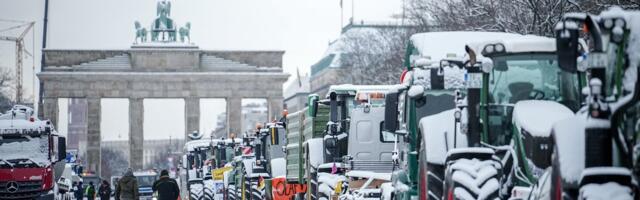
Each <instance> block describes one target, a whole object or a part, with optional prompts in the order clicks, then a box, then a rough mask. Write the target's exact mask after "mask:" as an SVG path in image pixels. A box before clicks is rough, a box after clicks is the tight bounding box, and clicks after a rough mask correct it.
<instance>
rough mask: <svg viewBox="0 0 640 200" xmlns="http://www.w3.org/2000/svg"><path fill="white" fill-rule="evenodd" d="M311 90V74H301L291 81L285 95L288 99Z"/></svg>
mask: <svg viewBox="0 0 640 200" xmlns="http://www.w3.org/2000/svg"><path fill="white" fill-rule="evenodd" d="M309 91H311V86H310V81H309V76H300V77H299V78H298V77H296V78H295V79H294V80H293V81H291V83H289V85H288V86H287V87H286V88H285V89H284V93H283V96H284V98H285V99H287V98H289V97H292V96H295V95H296V94H299V93H309Z"/></svg>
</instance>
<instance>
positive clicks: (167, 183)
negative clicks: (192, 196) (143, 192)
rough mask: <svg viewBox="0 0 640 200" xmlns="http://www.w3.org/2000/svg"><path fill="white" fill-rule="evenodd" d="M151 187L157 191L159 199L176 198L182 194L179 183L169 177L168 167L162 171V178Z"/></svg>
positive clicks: (173, 199)
mask: <svg viewBox="0 0 640 200" xmlns="http://www.w3.org/2000/svg"><path fill="white" fill-rule="evenodd" d="M151 189H152V190H153V192H154V193H156V192H157V195H158V198H157V199H158V200H176V199H178V197H179V196H180V188H179V187H178V183H177V182H176V180H173V179H172V178H170V177H169V171H167V170H166V169H165V170H162V171H161V172H160V179H158V180H156V181H155V182H153V186H152V187H151Z"/></svg>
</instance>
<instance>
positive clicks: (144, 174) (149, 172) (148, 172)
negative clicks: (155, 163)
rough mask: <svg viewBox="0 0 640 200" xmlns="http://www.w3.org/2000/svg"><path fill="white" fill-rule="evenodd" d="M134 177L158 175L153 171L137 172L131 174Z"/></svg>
mask: <svg viewBox="0 0 640 200" xmlns="http://www.w3.org/2000/svg"><path fill="white" fill-rule="evenodd" d="M133 175H134V176H157V175H158V173H156V172H154V171H137V172H133Z"/></svg>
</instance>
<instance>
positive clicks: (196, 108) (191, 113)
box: [184, 97, 200, 141]
mask: <svg viewBox="0 0 640 200" xmlns="http://www.w3.org/2000/svg"><path fill="white" fill-rule="evenodd" d="M184 111H185V113H184V120H185V122H184V124H185V126H184V127H185V132H184V134H185V137H184V138H185V141H189V137H188V136H187V135H188V134H190V133H192V132H193V131H200V99H199V98H195V97H189V98H185V99H184Z"/></svg>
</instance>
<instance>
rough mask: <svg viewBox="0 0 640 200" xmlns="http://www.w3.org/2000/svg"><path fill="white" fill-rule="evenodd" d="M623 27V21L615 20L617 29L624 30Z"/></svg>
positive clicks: (620, 19)
mask: <svg viewBox="0 0 640 200" xmlns="http://www.w3.org/2000/svg"><path fill="white" fill-rule="evenodd" d="M624 25H625V22H624V19H622V18H618V19H616V26H617V27H622V28H624Z"/></svg>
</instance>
